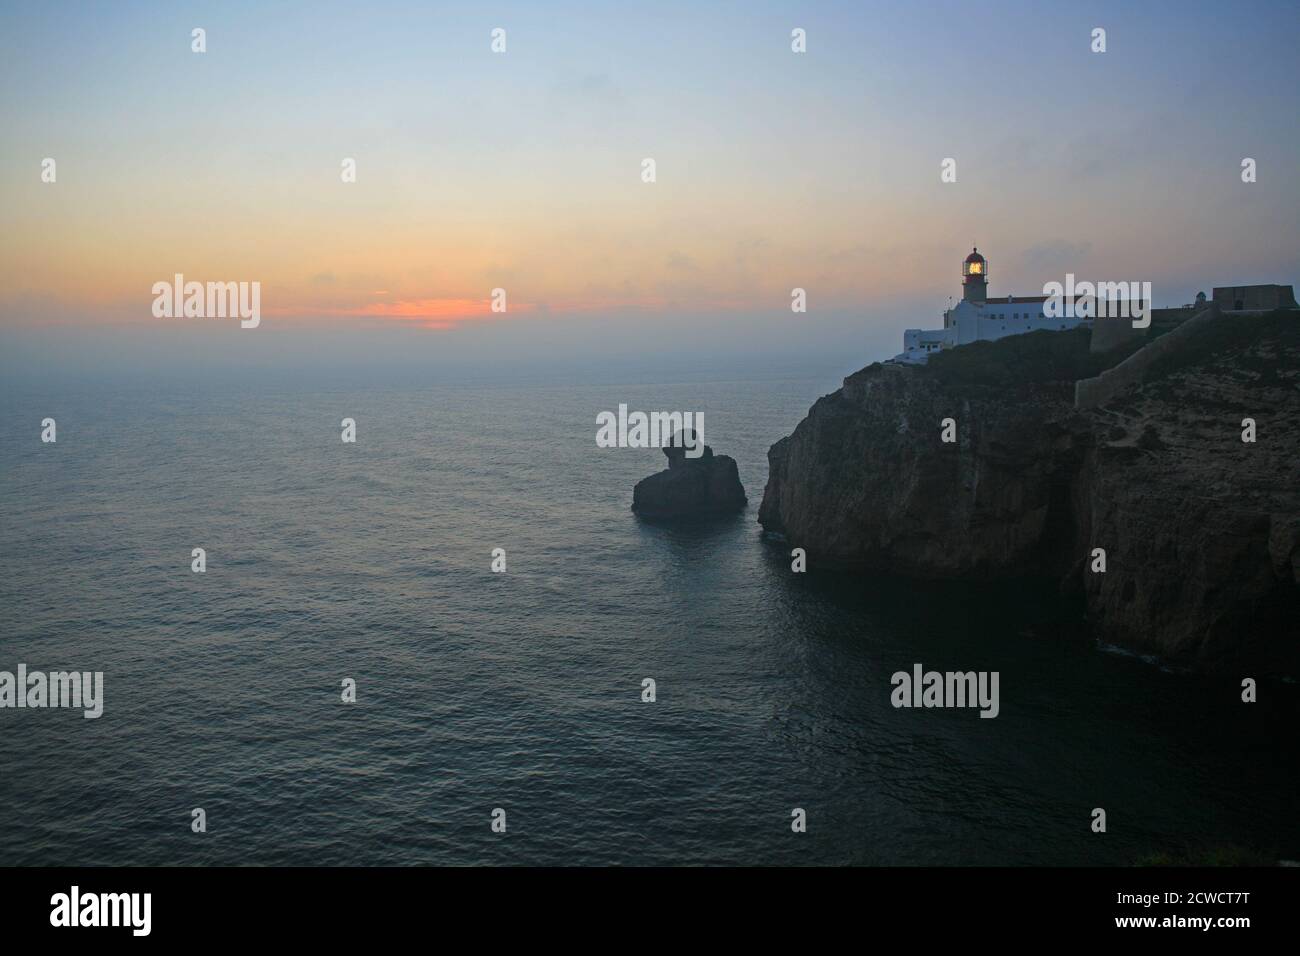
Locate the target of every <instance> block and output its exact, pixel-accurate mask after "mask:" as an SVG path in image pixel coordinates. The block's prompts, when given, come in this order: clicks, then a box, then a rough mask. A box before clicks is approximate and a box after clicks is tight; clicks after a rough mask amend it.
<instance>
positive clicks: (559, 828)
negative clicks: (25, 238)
mask: <svg viewBox="0 0 1300 956" xmlns="http://www.w3.org/2000/svg"><path fill="white" fill-rule="evenodd" d="M835 384H836V383H835V382H834V381H817V382H814V381H768V382H739V383H722V384H686V385H660V386H646V385H638V386H594V385H593V386H563V387H560V386H556V387H487V386H483V387H445V386H444V387H420V388H416V387H398V386H391V387H376V388H370V389H348V390H343V389H330V388H322V389H310V388H301V387H297V386H289V385H285V386H283V387H281V388H268V387H264V386H263V387H256V388H248V387H244V386H231V387H230V388H229V389H220V388H217V389H213V388H203V389H197V390H193V389H179V388H168V389H162V390H150V389H144V388H113V389H107V388H104V389H96V388H92V387H82V388H78V389H53V388H50V389H37V390H35V391H28V392H24V393H21V394H19V393H11V394H6V396H5V398H4V406H3V414H2V415H0V494H2V500H3V519H2V520H3V525H2V529H0V530H2V536H0V589H2V590H0V595H2V597H3V601H2V602H0V669H5V670H11V671H12V670H13V669H14V668H15V667H16V665H17V664H18V663H19V662H20V661H21V662H24V663H26V664H27V665H28V666H29V668H31V669H44V670H56V669H73V668H75V669H84V670H102V671H103V672H104V673H105V680H106V690H105V698H106V702H105V714H104V716H103V717H102V718H101V719H99V720H85V719H83V718H82V717H81V715H80V713H79V712H72V711H55V710H45V711H34V710H22V711H17V710H2V711H0V864H142V863H154V864H214V863H224V864H472V863H528V864H609V863H619V864H699V863H737V864H806V863H818V864H841V863H861V864H973V863H1008V864H1128V863H1132V862H1134V861H1135V860H1137V859H1138V858H1140V857H1142V856H1143V855H1144V854H1147V853H1150V852H1153V851H1156V850H1173V851H1178V850H1180V849H1185V848H1193V849H1194V848H1196V847H1199V846H1205V845H1209V846H1219V845H1224V844H1236V845H1241V846H1247V847H1254V848H1259V849H1262V850H1264V851H1266V852H1271V853H1273V854H1274V855H1275V856H1280V857H1289V858H1296V857H1300V837H1298V834H1297V826H1296V823H1295V817H1294V812H1295V804H1294V801H1295V793H1296V791H1295V783H1296V781H1295V778H1294V776H1293V768H1294V767H1295V766H1296V765H1297V756H1300V754H1298V753H1297V745H1296V742H1295V733H1294V731H1295V727H1296V716H1297V706H1296V694H1295V691H1296V688H1295V687H1294V686H1293V685H1291V686H1288V685H1273V686H1266V687H1265V694H1264V696H1265V700H1264V701H1262V702H1261V703H1260V704H1257V705H1255V706H1253V707H1248V706H1244V705H1242V704H1240V703H1239V702H1238V698H1237V693H1238V691H1237V689H1236V682H1235V680H1222V681H1212V680H1205V679H1199V678H1191V677H1188V676H1185V675H1179V674H1174V673H1169V672H1166V671H1163V670H1161V669H1159V668H1157V667H1153V666H1151V665H1149V664H1147V663H1144V662H1142V661H1138V660H1135V659H1130V658H1126V657H1123V656H1118V655H1115V654H1109V653H1105V652H1102V651H1100V650H1098V649H1097V648H1095V647H1094V646H1092V645H1091V644H1090V643H1089V642H1088V641H1086V640H1083V639H1079V638H1063V637H1061V636H1060V635H1059V633H1057V629H1056V627H1055V623H1054V622H1055V621H1056V620H1057V619H1058V618H1059V616H1060V615H1061V614H1062V613H1063V612H1062V611H1061V610H1060V608H1059V607H1058V606H1057V605H1056V604H1055V602H1054V601H1053V600H1051V599H1050V598H1049V597H1047V596H1042V595H1039V594H1038V593H1037V592H1036V591H1034V590H1032V589H1029V588H1023V589H1012V590H1010V591H1003V592H1002V593H999V594H996V595H987V594H981V593H979V592H978V591H973V590H971V589H968V588H958V587H951V586H944V587H930V588H926V587H921V586H917V585H908V584H903V583H900V582H891V581H887V580H883V579H869V580H866V581H859V580H854V579H852V578H845V577H842V576H838V575H828V574H823V573H809V574H807V575H803V576H796V575H792V574H791V573H790V570H789V557H788V553H787V552H788V549H782V548H780V547H778V546H775V545H773V544H771V543H765V542H764V541H763V540H762V539H761V538H760V535H759V529H758V526H757V524H756V523H755V518H756V514H757V508H758V502H759V500H760V498H761V496H762V488H763V484H764V481H765V479H766V469H767V466H766V451H767V448H768V446H769V445H770V444H771V443H772V442H773V441H775V440H776V439H777V438H779V437H781V436H782V435H784V434H787V433H788V432H789V431H790V430H791V428H792V427H793V426H794V425H795V424H796V423H797V422H798V421H799V419H800V418H801V417H802V416H803V415H804V413H805V412H806V410H807V408H808V406H809V405H810V404H811V402H812V401H813V400H814V399H815V398H816V397H817V396H818V395H820V394H822V393H824V392H826V391H829V390H830V389H831V388H833V387H834V385H835ZM619 402H627V403H628V404H629V405H630V406H631V407H632V408H634V409H637V408H640V409H647V410H649V409H657V408H666V409H683V410H703V411H704V413H705V433H706V438H707V440H708V441H709V443H710V444H712V445H713V446H715V448H716V449H717V450H718V451H719V452H720V453H726V454H731V455H733V456H735V457H736V458H737V460H738V462H739V465H740V474H741V478H742V480H743V481H744V483H745V486H746V490H747V491H748V493H749V495H750V509H749V511H748V512H747V513H745V514H744V515H742V516H739V517H736V518H735V519H731V520H723V521H718V522H714V523H710V524H708V525H704V526H698V527H687V528H681V527H661V526H655V525H650V524H646V523H643V522H641V521H640V520H638V519H637V518H636V517H635V516H634V515H633V514H632V513H631V512H630V511H629V504H630V502H631V495H632V486H633V484H634V483H635V482H636V481H637V480H638V479H640V478H642V477H644V476H645V475H647V474H650V473H651V472H653V471H657V470H659V468H660V467H662V464H663V456H662V454H661V453H660V452H658V451H653V450H631V449H616V450H599V449H597V448H596V447H595V442H594V436H595V417H596V414H597V413H598V412H599V411H602V410H606V409H610V410H612V409H616V408H617V406H618V403H619ZM46 416H52V417H54V418H56V419H57V422H58V442H57V444H56V445H42V444H41V443H40V441H39V422H40V420H41V419H42V418H44V417H46ZM348 416H350V417H353V418H355V419H356V421H357V423H358V442H357V444H355V445H346V444H343V443H342V442H341V441H340V440H339V431H340V429H339V422H340V420H341V419H342V418H344V417H348ZM194 547H203V548H205V549H206V550H207V555H208V558H207V560H208V567H207V573H206V574H202V575H199V574H193V573H191V571H190V560H191V558H190V551H191V549H192V548H194ZM497 547H500V548H505V549H506V552H507V559H508V571H507V572H506V573H505V574H492V573H491V572H490V571H489V564H490V560H491V558H490V552H491V551H492V549H493V548H497ZM914 662H921V663H923V664H924V665H925V666H926V667H927V668H930V667H933V668H938V669H944V670H948V669H976V670H998V671H1000V673H1001V715H1000V716H999V717H998V718H997V719H996V720H982V719H979V718H978V716H977V713H976V712H975V711H973V710H968V711H948V710H922V711H917V710H895V709H894V708H892V707H891V706H890V703H889V691H890V685H889V676H890V674H892V673H893V672H894V671H896V670H900V669H901V670H910V668H911V666H912V664H913V663H914ZM347 677H350V678H354V679H355V680H356V681H357V685H358V695H359V700H358V702H357V703H356V704H355V705H345V704H343V703H342V702H341V701H340V682H341V680H342V679H343V678H347ZM645 677H652V678H654V680H655V681H656V682H657V688H658V701H657V702H656V703H653V704H647V703H642V702H641V699H640V695H641V681H642V679H643V678H645ZM194 807H202V808H204V810H205V811H206V813H207V819H208V832H207V833H206V834H202V835H196V834H194V833H192V832H191V830H190V819H191V817H190V811H191V809H192V808H194ZM496 807H502V808H505V809H506V811H507V823H508V830H507V833H506V834H504V835H497V834H494V833H492V832H491V830H490V826H489V824H490V814H491V811H492V810H493V808H496ZM794 807H802V808H804V809H805V810H806V811H807V815H808V832H807V833H806V834H802V835H797V834H794V833H792V832H791V829H790V819H791V817H790V813H791V809H792V808H794ZM1093 807H1104V808H1106V810H1107V813H1108V815H1109V832H1108V833H1106V834H1105V835H1097V834H1093V833H1091V832H1090V830H1089V826H1088V824H1089V820H1090V812H1091V810H1092V808H1093Z"/></svg>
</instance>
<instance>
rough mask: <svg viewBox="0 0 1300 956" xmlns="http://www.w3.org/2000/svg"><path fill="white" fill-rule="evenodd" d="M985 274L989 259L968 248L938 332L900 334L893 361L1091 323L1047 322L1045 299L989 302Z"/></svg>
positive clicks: (1014, 297)
mask: <svg viewBox="0 0 1300 956" xmlns="http://www.w3.org/2000/svg"><path fill="white" fill-rule="evenodd" d="M988 275H989V264H988V260H987V259H985V258H984V257H983V256H982V255H980V253H979V250H978V249H972V250H971V254H970V255H968V256H967V257H966V261H965V262H963V263H962V267H961V283H962V296H961V301H960V302H958V303H957V304H956V305H955V306H953V307H952V308H951V309H949V310H948V311H947V312H945V313H944V314H943V328H941V329H908V330H907V331H905V332H904V333H903V351H902V352H900V353H899V354H898V355H896V356H894V358H893V361H895V362H905V363H908V364H913V365H917V364H921V363H923V362H925V361H926V360H927V359H928V358H929V357H930V355H931V354H932V353H934V352H937V351H939V350H940V349H949V348H955V347H956V346H958V345H968V344H969V343H971V342H991V341H994V340H995V339H1002V338H1006V337H1007V336H1008V335H1023V334H1024V333H1025V332H1036V331H1038V330H1039V329H1051V330H1056V331H1061V330H1064V329H1072V328H1074V327H1076V326H1079V325H1091V324H1092V320H1091V319H1077V318H1065V317H1060V318H1049V317H1048V316H1047V315H1046V314H1045V312H1044V308H1045V306H1044V303H1045V302H1046V301H1047V296H1045V295H1009V296H1007V297H1006V298H998V299H990V298H989V297H988Z"/></svg>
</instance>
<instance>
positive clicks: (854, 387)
mask: <svg viewBox="0 0 1300 956" xmlns="http://www.w3.org/2000/svg"><path fill="white" fill-rule="evenodd" d="M963 353H965V354H963ZM1120 357H1122V356H1111V357H1110V358H1109V359H1106V358H1105V357H1096V356H1088V355H1087V333H1086V332H1083V331H1079V332H1075V333H1036V334H1034V335H1029V336H1020V337H1018V340H1017V339H1007V340H1004V341H1002V342H997V343H983V344H980V345H975V346H968V347H966V348H963V349H957V350H954V351H952V352H950V353H945V354H943V355H942V356H937V357H936V358H935V359H932V360H931V365H930V366H928V367H925V368H919V369H915V368H902V367H897V366H884V365H872V366H870V367H868V368H866V369H863V370H862V371H860V372H857V373H855V374H854V375H851V376H849V377H848V378H847V379H845V382H844V387H843V388H841V389H840V390H839V391H838V392H835V393H834V394H832V395H829V396H826V397H825V398H822V399H821V400H819V401H818V402H817V404H816V405H814V406H813V408H812V410H811V412H810V413H809V415H808V417H807V418H806V419H805V420H804V421H803V422H801V423H800V425H799V426H798V427H797V428H796V429H795V431H794V433H793V434H792V435H790V436H789V437H787V438H783V439H782V440H781V441H779V442H777V444H776V445H774V446H773V447H772V448H771V450H770V451H769V453H768V458H769V466H770V473H769V478H768V484H767V487H766V489H765V491H764V495H763V503H762V506H761V508H760V511H759V521H760V523H761V524H762V525H763V527H764V529H765V530H767V531H769V532H773V533H778V534H781V535H783V536H784V537H785V538H786V539H788V541H789V542H790V543H791V545H795V546H799V547H803V548H805V549H807V551H808V554H809V558H810V561H811V562H812V563H813V564H816V563H822V564H836V565H845V566H850V567H854V568H859V569H861V570H863V571H868V572H869V571H872V570H878V571H889V572H892V573H899V574H904V575H910V576H915V577H921V578H948V579H968V580H983V581H994V580H1012V579H1019V578H1030V577H1042V578H1049V579H1052V580H1054V581H1056V582H1059V583H1060V585H1061V586H1062V587H1063V588H1064V589H1066V590H1069V591H1073V592H1075V593H1081V594H1082V596H1083V598H1084V601H1085V604H1086V614H1087V618H1088V622H1089V624H1090V625H1091V626H1092V628H1093V630H1094V631H1095V633H1096V634H1097V635H1098V637H1100V638H1101V639H1103V640H1106V641H1109V642H1114V643H1122V644H1125V645H1127V646H1130V647H1134V648H1137V649H1141V650H1144V651H1149V652H1154V653H1158V654H1160V655H1163V656H1166V657H1169V658H1175V659H1178V660H1181V661H1185V662H1189V663H1195V664H1198V665H1202V666H1207V667H1213V666H1216V665H1226V664H1228V663H1229V662H1231V663H1234V664H1237V663H1242V662H1250V663H1254V664H1256V665H1258V666H1259V667H1262V668H1264V669H1266V670H1275V671H1281V672H1284V673H1293V674H1294V673H1295V672H1296V669H1297V662H1298V661H1300V613H1298V611H1300V589H1298V582H1300V480H1298V479H1300V314H1297V313H1294V312H1292V313H1274V314H1273V315H1271V316H1263V317H1259V316H1255V317H1241V316H1231V315H1228V316H1225V317H1223V319H1222V320H1221V321H1217V322H1215V323H1213V324H1212V325H1211V326H1210V327H1209V330H1208V331H1206V332H1204V333H1200V334H1198V336H1197V337H1196V338H1195V341H1194V342H1193V343H1191V344H1189V345H1187V346H1186V347H1184V348H1182V349H1181V350H1180V351H1179V353H1177V354H1176V355H1171V356H1170V357H1169V358H1167V359H1163V360H1162V362H1161V363H1160V365H1159V366H1158V367H1154V368H1153V369H1152V371H1151V372H1150V373H1149V374H1148V375H1147V378H1146V381H1145V382H1143V383H1141V384H1139V385H1137V386H1135V387H1134V388H1131V389H1129V390H1127V391H1125V392H1124V393H1122V394H1120V395H1118V396H1116V398H1115V399H1114V400H1112V401H1111V402H1109V403H1107V404H1105V405H1102V406H1100V407H1098V408H1096V409H1090V410H1087V411H1079V410H1076V409H1075V408H1074V406H1073V403H1072V401H1071V397H1072V395H1073V384H1072V383H1073V380H1075V379H1077V378H1079V377H1083V376H1087V375H1093V374H1096V372H1097V371H1099V370H1100V365H1099V364H1098V363H1103V364H1104V363H1106V362H1110V363H1113V362H1114V361H1116V360H1118V358H1120ZM1243 418H1253V419H1254V420H1255V422H1256V433H1257V440H1256V441H1255V442H1254V443H1244V442H1243V441H1242V429H1243V426H1242V419H1243ZM944 419H952V420H953V425H954V427H953V431H954V432H955V438H956V440H955V441H954V442H952V443H945V442H943V441H942V440H941V438H942V432H943V425H942V422H943V420H944ZM1094 548H1102V549H1104V550H1105V552H1106V555H1105V560H1106V570H1105V572H1104V573H1099V572H1094V571H1093V570H1092V569H1091V565H1092V563H1093V561H1094V559H1093V557H1092V551H1093V549H1094Z"/></svg>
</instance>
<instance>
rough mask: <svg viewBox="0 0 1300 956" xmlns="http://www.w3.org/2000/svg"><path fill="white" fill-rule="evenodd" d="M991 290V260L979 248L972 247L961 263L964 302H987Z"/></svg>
mask: <svg viewBox="0 0 1300 956" xmlns="http://www.w3.org/2000/svg"><path fill="white" fill-rule="evenodd" d="M988 291H989V262H988V260H987V259H985V258H984V257H983V256H982V255H980V251H979V249H978V248H972V249H971V251H970V255H968V256H967V257H966V261H965V262H963V263H962V264H961V297H962V301H964V302H975V303H981V302H987V301H988Z"/></svg>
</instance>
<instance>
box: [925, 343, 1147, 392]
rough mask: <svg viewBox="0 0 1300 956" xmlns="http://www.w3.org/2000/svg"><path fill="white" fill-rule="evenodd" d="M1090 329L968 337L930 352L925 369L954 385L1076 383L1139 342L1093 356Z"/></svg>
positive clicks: (1121, 357)
mask: <svg viewBox="0 0 1300 956" xmlns="http://www.w3.org/2000/svg"><path fill="white" fill-rule="evenodd" d="M1091 341H1092V333H1091V332H1090V331H1089V330H1088V329H1083V328H1079V329H1069V330H1068V331H1065V332H1048V331H1046V330H1040V331H1038V332H1029V333H1026V334H1024V335H1011V336H1008V337H1007V338H1005V339H999V340H998V341H996V342H972V343H971V344H969V345H963V346H960V347H958V348H954V349H945V350H944V351H942V352H938V353H936V354H934V355H932V356H930V359H929V361H928V362H927V363H926V365H925V366H923V368H924V370H925V373H926V374H929V375H933V376H935V377H936V378H938V379H939V380H940V381H942V382H943V383H944V384H947V385H952V386H956V387H969V386H974V387H978V386H994V387H1003V388H1005V387H1014V386H1017V385H1030V384H1040V383H1047V382H1076V381H1078V380H1079V379H1081V378H1092V377H1094V376H1096V375H1099V374H1101V372H1102V371H1104V370H1105V369H1108V368H1110V367H1111V366H1113V365H1116V364H1118V363H1119V362H1122V361H1123V360H1124V359H1126V358H1128V356H1129V355H1131V354H1132V353H1133V352H1134V351H1136V350H1137V348H1138V347H1139V346H1140V345H1141V344H1142V342H1141V341H1140V340H1139V341H1136V342H1132V343H1129V344H1127V345H1124V346H1121V347H1119V348H1116V349H1112V350H1111V351H1109V352H1103V353H1101V354H1099V355H1093V354H1092V353H1091V352H1089V351H1088V346H1089V343H1090V342H1091Z"/></svg>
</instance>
